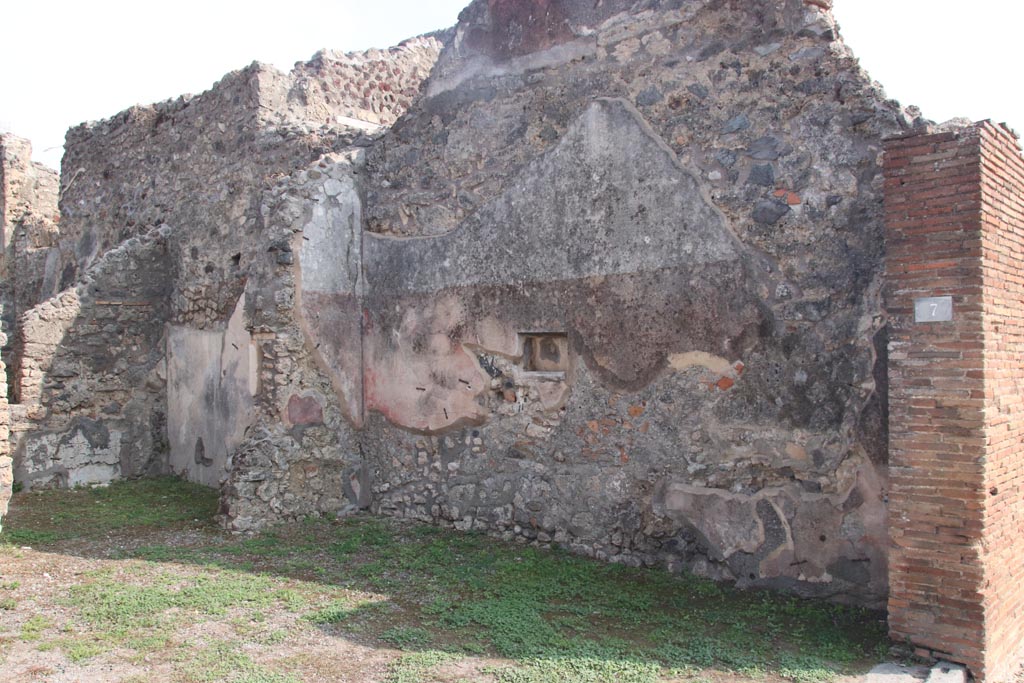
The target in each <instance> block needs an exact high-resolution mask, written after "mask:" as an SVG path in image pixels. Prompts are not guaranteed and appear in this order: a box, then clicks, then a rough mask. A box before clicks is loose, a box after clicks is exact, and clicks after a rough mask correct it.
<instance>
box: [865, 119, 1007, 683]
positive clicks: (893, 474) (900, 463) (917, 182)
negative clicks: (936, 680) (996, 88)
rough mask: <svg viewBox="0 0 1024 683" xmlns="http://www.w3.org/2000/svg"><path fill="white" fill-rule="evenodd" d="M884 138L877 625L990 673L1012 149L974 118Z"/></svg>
mask: <svg viewBox="0 0 1024 683" xmlns="http://www.w3.org/2000/svg"><path fill="white" fill-rule="evenodd" d="M885 149H886V154H885V217H886V264H885V265H886V280H887V283H886V306H887V310H888V314H889V322H890V346H889V385H890V397H889V410H890V414H889V425H890V460H889V465H890V494H889V512H890V539H891V544H892V546H891V555H890V562H889V567H890V569H889V573H890V597H889V625H890V632H891V634H892V636H893V637H894V638H897V639H901V640H905V641H908V642H910V643H912V644H913V645H915V646H916V647H917V648H918V650H919V653H921V654H927V655H931V656H935V657H941V658H946V659H950V660H953V661H957V662H961V663H963V664H966V665H967V666H968V667H969V668H970V669H971V671H972V673H973V674H974V675H975V677H976V679H977V680H978V681H979V682H980V681H990V682H995V681H1003V680H1006V679H1008V677H1009V676H1010V674H1011V672H1012V671H1013V670H1014V669H1015V667H1016V666H1017V664H1018V663H1019V661H1020V658H1019V655H1020V647H1021V637H1022V635H1024V632H1022V629H1021V627H1022V625H1024V587H1022V585H1021V584H1022V581H1021V579H1022V578H1024V576H1022V574H1024V533H1022V532H1024V509H1022V506H1024V498H1022V492H1024V445H1022V444H1024V439H1022V437H1024V276H1022V275H1021V274H1022V273H1024V220H1022V216H1024V199H1022V197H1024V195H1022V188H1024V161H1022V159H1021V156H1020V151H1019V147H1018V145H1017V141H1016V138H1015V137H1014V136H1013V135H1012V133H1010V132H1009V131H1007V130H1006V129H1004V128H1001V127H998V126H994V125H992V124H991V123H988V122H982V123H979V124H976V125H974V126H970V127H965V128H961V129H958V130H953V131H946V132H938V133H936V132H931V131H920V132H917V133H913V134H910V135H907V136H903V137H899V138H894V139H891V140H888V141H887V142H886V147H885Z"/></svg>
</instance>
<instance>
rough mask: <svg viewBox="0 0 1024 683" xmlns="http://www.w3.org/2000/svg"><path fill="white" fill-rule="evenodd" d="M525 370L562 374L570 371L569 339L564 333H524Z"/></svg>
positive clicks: (522, 336)
mask: <svg viewBox="0 0 1024 683" xmlns="http://www.w3.org/2000/svg"><path fill="white" fill-rule="evenodd" d="M519 336H520V337H521V338H522V340H523V370H525V371H526V372H542V373H561V374H562V375H564V374H565V373H566V372H567V371H568V369H569V338H568V337H567V336H566V335H565V333H564V332H522V333H520V335H519Z"/></svg>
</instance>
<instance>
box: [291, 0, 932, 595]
mask: <svg viewBox="0 0 1024 683" xmlns="http://www.w3.org/2000/svg"><path fill="white" fill-rule="evenodd" d="M910 125H912V122H911V121H910V120H909V119H908V118H907V116H906V115H905V113H904V112H903V111H902V110H901V109H900V108H899V106H898V105H897V104H895V103H893V102H891V101H889V100H887V99H886V98H885V96H884V94H883V93H882V92H881V91H880V90H878V89H877V87H876V86H875V85H874V84H873V83H872V81H871V80H870V78H868V77H867V75H866V74H864V73H863V72H862V71H861V70H860V68H859V66H858V65H857V62H856V60H855V59H853V57H852V56H851V55H850V53H849V51H848V50H847V49H846V47H845V46H844V45H843V43H842V42H841V40H840V39H839V37H838V35H837V32H836V26H835V22H834V20H833V19H832V17H831V15H830V14H829V12H828V11H827V9H825V8H824V7H822V3H817V2H802V1H798V0H787V1H786V2H774V1H772V2H769V1H767V0H765V1H760V2H752V3H722V2H716V1H713V0H683V1H679V2H673V3H651V2H642V1H640V2H629V1H628V0H623V1H621V2H611V3H608V2H606V3H600V4H599V5H598V6H596V7H595V6H594V5H593V3H583V2H574V1H572V0H562V1H559V0H536V1H535V2H528V3H507V2H503V1H502V0H478V1H477V2H473V3H472V4H471V5H470V7H469V8H467V9H466V10H465V11H464V12H463V14H462V15H461V17H460V23H459V25H458V26H457V27H456V31H455V37H454V39H453V41H452V42H451V43H450V44H449V45H448V46H447V47H446V49H445V50H444V51H443V53H442V55H441V57H440V58H439V61H438V64H437V66H436V68H435V70H434V72H433V74H432V76H431V78H430V79H429V80H428V82H427V84H426V96H425V97H424V99H422V100H421V101H419V102H418V103H416V104H414V105H413V107H412V109H411V110H410V111H409V113H408V114H407V115H406V116H404V117H403V118H401V119H400V120H399V121H398V122H397V123H396V125H395V126H394V127H393V128H392V129H391V130H390V131H389V132H388V133H387V134H386V135H385V136H384V138H382V139H381V140H380V141H379V142H378V143H376V144H374V145H373V146H372V147H371V148H370V149H369V150H368V152H367V161H366V166H365V169H359V170H358V171H357V172H355V173H350V174H349V175H350V176H351V178H350V180H346V181H345V182H347V183H348V185H346V187H347V188H348V189H347V190H346V191H345V192H344V193H343V195H344V196H346V197H352V199H350V200H346V202H347V204H346V205H347V206H348V207H349V208H348V209H347V211H348V214H350V215H353V216H362V217H363V218H364V220H365V225H366V228H367V230H368V233H370V234H364V235H363V236H362V237H361V238H360V239H359V240H358V244H359V250H358V251H352V250H347V251H346V252H345V253H347V254H350V255H352V256H353V257H354V258H357V259H361V263H362V267H361V269H359V268H349V267H347V266H346V269H345V272H350V273H355V274H357V277H356V278H355V280H353V284H352V285H351V286H350V287H348V289H347V290H345V292H346V293H345V295H346V296H348V297H349V298H352V299H353V303H352V306H351V307H352V309H353V310H354V311H358V310H361V311H362V315H361V316H355V315H353V316H350V317H351V319H352V323H353V324H351V325H349V326H348V327H346V328H345V329H347V330H348V332H347V333H345V334H342V335H338V334H332V333H330V332H329V331H328V330H327V328H326V327H323V323H322V322H321V323H317V322H316V321H315V320H314V319H313V315H315V314H316V311H320V310H323V308H317V309H316V310H314V309H313V308H307V309H299V311H298V312H299V314H300V316H301V318H302V319H303V320H304V325H305V329H306V334H307V339H308V343H309V346H310V348H316V349H318V350H319V353H320V358H321V362H322V363H323V365H325V366H326V367H327V368H328V371H329V372H330V373H332V376H334V377H336V378H343V379H344V381H338V380H336V382H335V384H336V385H341V384H345V383H347V385H348V386H351V387H355V386H361V387H362V391H360V392H358V395H359V396H360V397H361V400H362V412H361V413H359V412H358V411H356V414H355V417H354V419H355V420H357V421H358V423H359V424H362V425H364V429H363V432H362V448H363V452H364V453H365V454H366V457H367V459H368V462H369V463H370V464H371V466H372V467H373V469H374V475H375V479H374V493H375V499H374V501H375V502H374V506H375V509H378V510H379V511H381V512H385V513H388V514H396V515H402V516H409V517H415V518H420V519H430V520H435V521H441V522H444V523H450V524H453V525H456V526H458V527H459V528H476V529H482V530H487V531H490V532H492V533H500V534H505V535H509V536H514V537H519V538H523V539H526V540H530V541H533V542H539V543H548V542H553V541H554V542H559V543H562V544H565V545H567V546H569V547H571V548H573V549H575V550H577V551H578V552H583V553H587V554H591V555H595V556H599V557H605V558H608V559H614V560H616V561H620V562H627V563H643V562H667V563H669V564H671V565H673V566H682V565H685V566H689V567H691V568H694V569H697V570H698V571H702V572H704V573H707V574H710V575H713V576H716V577H719V578H729V579H732V580H735V581H737V582H739V583H741V584H744V585H762V586H778V587H785V588H787V589H790V590H795V591H797V592H800V593H804V594H808V595H822V596H844V597H846V598H847V599H854V600H858V601H861V602H866V603H872V604H878V603H879V601H880V600H881V599H882V597H883V596H884V595H885V592H886V585H885V584H886V568H885V554H886V553H885V544H886V541H885V538H886V534H885V504H884V499H885V487H886V483H885V477H886V471H885V464H884V463H885V452H884V449H885V443H884V438H883V437H882V435H884V423H885V416H884V401H882V400H880V399H879V398H878V397H877V396H876V388H877V379H876V378H877V377H879V376H882V375H884V372H880V371H879V367H880V366H883V364H884V362H885V359H884V350H883V353H880V352H879V346H878V343H877V339H878V333H879V330H880V328H881V326H882V320H883V317H882V311H881V302H880V298H879V290H880V285H881V279H880V278H881V267H880V266H881V255H882V254H881V244H882V240H881V235H882V221H881V215H880V200H881V185H882V183H881V177H880V174H879V157H880V154H881V140H882V138H883V137H885V136H887V135H889V134H892V133H895V132H898V131H900V130H903V129H905V128H906V127H908V126H910ZM338 196H342V194H341V193H340V194H338ZM314 222H315V221H314ZM320 224H323V222H322V221H321V222H320ZM304 234H305V237H306V238H308V239H307V241H306V244H304V245H302V246H301V247H300V249H301V250H303V251H305V250H307V249H308V250H309V251H310V252H314V251H316V250H317V249H320V250H323V249H327V248H336V249H340V248H341V247H338V244H339V240H340V243H341V244H348V243H350V244H355V243H356V240H355V238H353V239H352V240H347V238H342V237H339V232H338V231H332V230H330V229H326V230H324V232H323V235H322V236H320V237H317V236H316V235H317V234H318V233H316V230H315V229H312V228H311V229H310V231H309V232H308V233H304ZM345 234H348V233H347V231H346V232H345ZM313 260H314V257H313V256H310V257H309V258H306V256H304V255H303V256H302V257H300V261H301V264H300V267H301V269H302V270H303V272H305V268H306V267H307V264H308V263H312V262H313ZM317 268H326V270H324V272H322V273H319V274H318V275H317V276H316V277H315V278H314V280H315V281H317V282H328V281H330V277H329V276H328V275H327V274H329V273H332V272H335V273H339V274H340V272H341V271H334V270H332V269H331V267H330V266H329V265H328V266H317ZM300 279H301V280H302V282H305V278H304V277H302V278H300ZM312 281H313V280H311V282H312ZM303 286H304V285H303ZM317 292H318V290H316V289H315V288H312V289H311V290H310V292H309V295H310V296H316V295H318V293H317ZM302 296H307V294H306V292H305V290H303V292H302ZM356 301H358V302H359V303H358V304H357V303H356ZM335 308H336V309H337V310H341V308H339V307H335ZM320 315H321V316H322V315H323V314H322V313H321V314H320ZM318 325H319V327H318ZM338 329H339V330H340V329H341V328H338ZM357 330H358V332H359V335H360V337H359V338H360V347H359V348H360V349H361V358H362V374H361V375H359V374H358V373H357V372H356V371H355V365H354V364H353V363H352V362H351V361H348V362H337V361H336V362H332V361H331V360H330V357H331V354H333V357H334V358H336V359H339V358H342V357H343V354H341V353H340V352H338V351H332V345H333V346H339V345H340V346H339V348H341V346H345V345H349V346H351V345H352V344H354V342H353V341H352V340H353V338H354V334H355V332H356V331H357ZM545 339H546V340H547V343H549V344H552V345H555V346H556V347H557V348H559V349H564V354H565V356H566V357H567V359H566V361H565V365H564V369H563V370H560V371H556V372H537V371H536V370H535V369H531V367H530V360H529V358H530V352H529V349H530V348H532V345H533V344H534V343H540V342H535V341H533V340H541V341H542V342H543V340H545ZM561 353H562V352H560V354H561ZM715 511H718V512H715ZM719 513H721V514H719ZM751 525H753V526H752V527H751ZM748 527H749V528H748ZM754 527H756V533H754V532H753V531H751V529H752V528H754Z"/></svg>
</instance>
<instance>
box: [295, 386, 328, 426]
mask: <svg viewBox="0 0 1024 683" xmlns="http://www.w3.org/2000/svg"><path fill="white" fill-rule="evenodd" d="M288 422H290V423H291V424H293V425H296V426H304V425H322V424H323V423H324V409H323V408H322V407H321V406H320V402H319V401H317V400H316V399H315V398H313V397H312V396H298V395H294V394H293V395H292V397H291V398H289V399H288Z"/></svg>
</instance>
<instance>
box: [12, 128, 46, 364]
mask: <svg viewBox="0 0 1024 683" xmlns="http://www.w3.org/2000/svg"><path fill="white" fill-rule="evenodd" d="M58 181H59V178H58V175H57V172H56V171H54V170H52V169H50V168H47V167H45V166H43V165H42V164H38V163H35V162H33V161H32V145H31V144H30V143H29V141H28V140H24V139H21V138H18V137H16V136H14V135H9V134H8V135H0V311H2V313H0V331H2V332H4V333H6V335H7V343H6V344H4V346H3V349H2V352H3V354H4V356H5V357H6V358H7V359H8V363H10V360H11V359H13V358H15V357H16V356H17V349H16V348H14V347H13V346H11V345H10V344H13V343H15V342H16V341H17V335H16V334H15V321H16V320H17V317H18V315H19V314H20V313H23V312H25V311H27V310H29V309H30V308H32V307H33V306H35V305H36V304H38V303H40V302H41V301H44V300H45V299H47V298H49V297H50V296H52V295H54V294H56V293H57V291H59V289H58V280H59V278H60V274H59V272H57V270H58V268H57V264H58V263H59V262H60V259H59V258H58V256H59V254H58V253H57V251H56V249H55V248H54V247H55V246H56V235H57V222H58V217H57V195H58V187H57V186H58Z"/></svg>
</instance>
